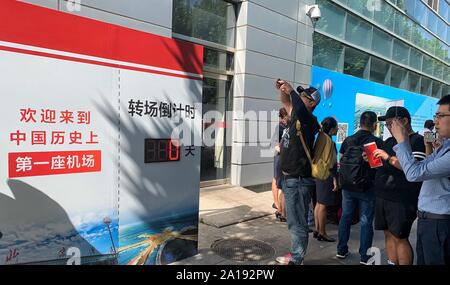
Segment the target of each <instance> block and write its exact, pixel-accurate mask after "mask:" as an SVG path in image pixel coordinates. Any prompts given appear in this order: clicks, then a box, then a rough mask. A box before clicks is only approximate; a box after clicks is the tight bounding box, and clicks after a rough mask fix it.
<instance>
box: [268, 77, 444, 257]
mask: <svg viewBox="0 0 450 285" xmlns="http://www.w3.org/2000/svg"><path fill="white" fill-rule="evenodd" d="M276 88H277V90H279V94H280V101H281V104H282V106H283V107H282V108H281V109H280V112H279V117H280V124H279V137H278V139H279V143H278V144H277V145H276V146H275V153H276V154H275V159H274V177H273V182H272V191H273V196H274V204H273V207H274V208H275V209H276V215H277V218H278V219H279V220H280V221H286V222H287V225H288V230H289V232H290V236H291V249H290V252H289V253H288V254H287V255H286V256H282V257H278V258H277V261H278V262H279V263H283V264H289V265H301V264H303V261H304V258H305V255H306V253H307V248H308V241H309V234H310V233H312V235H313V237H314V238H316V239H317V240H318V241H322V242H336V239H335V238H333V237H330V236H329V235H328V234H327V232H326V224H327V220H328V218H327V216H328V215H327V213H328V211H327V208H328V207H333V208H335V207H336V206H338V208H340V209H341V212H340V215H339V216H340V219H339V227H338V236H337V247H336V257H337V258H340V259H345V258H346V257H347V256H348V255H349V247H348V241H349V238H350V232H351V226H352V224H353V223H354V220H355V216H357V217H358V219H357V220H358V221H359V223H360V245H359V255H360V264H369V263H370V261H371V254H370V250H369V249H370V248H371V247H372V241H373V235H374V228H375V230H379V231H383V233H384V237H385V248H386V254H387V258H388V260H387V264H390V265H411V264H413V261H414V253H416V255H417V264H419V265H434V264H447V265H448V264H450V94H449V95H447V96H444V97H442V98H441V99H440V100H439V102H438V103H437V104H438V110H437V112H436V114H435V116H434V120H428V121H426V122H425V125H424V130H422V131H421V132H419V133H418V132H415V131H414V130H413V128H412V122H411V115H410V113H409V111H408V110H407V109H406V108H404V107H399V106H394V107H390V108H389V109H388V110H387V111H386V114H385V115H384V116H377V114H376V113H374V112H372V111H365V112H363V113H362V114H361V116H360V118H359V128H358V130H357V131H356V133H355V134H353V135H351V136H349V137H347V138H346V139H345V140H344V141H343V143H342V145H341V147H340V149H339V152H338V150H337V148H336V145H335V144H334V145H333V148H334V151H335V153H336V154H338V153H339V158H340V159H339V161H337V160H335V161H329V162H328V163H329V176H328V178H326V179H318V178H315V177H314V175H313V173H315V170H316V169H315V168H314V167H315V165H314V164H313V162H312V160H311V158H310V157H308V156H309V155H310V154H312V155H314V156H317V155H320V154H318V153H314V147H315V143H317V142H316V137H317V134H318V133H319V132H322V133H324V134H326V135H327V136H329V137H330V138H331V137H332V136H335V135H336V134H337V132H338V122H337V120H336V118H333V117H327V118H324V119H323V120H322V122H321V123H320V124H319V122H318V120H317V117H316V116H314V114H313V113H314V110H315V109H316V107H317V106H318V105H319V103H320V100H321V95H320V92H319V90H317V89H316V88H314V87H309V88H306V89H304V88H302V87H301V86H299V87H298V88H297V90H296V91H295V90H294V89H293V87H292V86H291V85H290V84H289V83H288V82H286V81H284V80H277V81H276ZM379 121H383V122H385V125H386V127H387V129H388V130H389V132H390V134H392V136H391V137H389V138H388V139H386V140H385V141H383V140H382V139H380V138H379V137H377V136H375V133H376V131H377V126H378V125H379V123H378V122H379ZM433 129H435V133H434V132H433ZM373 144H375V146H374V148H371V150H369V151H368V148H366V146H368V145H373ZM369 156H370V157H369ZM374 160H378V161H379V164H378V165H372V162H373V161H374ZM327 175H328V173H327ZM312 199H313V200H314V202H313V203H311V200H312ZM310 207H313V209H314V210H313V211H314V227H315V229H314V230H311V229H310V228H309V225H308V212H309V210H310ZM416 219H418V222H417V244H416V249H415V251H414V249H413V248H412V246H411V243H410V242H409V236H410V233H411V229H412V226H413V223H414V222H415V220H416Z"/></svg>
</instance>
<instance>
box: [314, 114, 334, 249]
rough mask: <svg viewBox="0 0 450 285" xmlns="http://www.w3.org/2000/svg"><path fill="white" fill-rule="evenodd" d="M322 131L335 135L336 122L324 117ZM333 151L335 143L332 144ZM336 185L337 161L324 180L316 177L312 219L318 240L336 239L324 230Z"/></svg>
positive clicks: (332, 204)
mask: <svg viewBox="0 0 450 285" xmlns="http://www.w3.org/2000/svg"><path fill="white" fill-rule="evenodd" d="M321 125H322V131H323V132H324V133H326V134H327V135H329V136H330V137H332V136H335V135H336V134H337V132H338V123H337V121H336V119H334V118H333V117H327V118H325V119H324V120H323V121H322V123H321ZM334 148H335V151H336V152H337V149H336V144H335V145H334ZM337 190H338V185H337V163H335V165H334V166H333V168H332V169H331V175H330V177H328V179H326V180H319V179H316V195H317V203H316V207H315V208H314V220H315V226H316V230H315V231H314V237H315V238H317V240H319V241H328V242H335V241H336V239H334V238H330V237H329V236H328V235H327V233H326V231H325V225H326V224H327V206H335V205H337V204H338V201H339V196H338V192H337Z"/></svg>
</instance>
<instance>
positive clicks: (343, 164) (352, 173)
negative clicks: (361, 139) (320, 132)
mask: <svg viewBox="0 0 450 285" xmlns="http://www.w3.org/2000/svg"><path fill="white" fill-rule="evenodd" d="M363 152H364V148H363V147H362V146H358V145H355V144H351V145H350V146H349V147H348V148H347V149H346V151H345V153H344V154H343V155H342V158H341V161H340V163H339V166H340V167H339V176H338V181H339V182H338V183H339V188H341V189H345V190H349V191H355V192H364V191H366V190H367V189H368V188H369V187H370V185H371V180H370V176H369V172H370V166H369V164H368V163H367V162H366V161H364V158H363V156H362V154H363Z"/></svg>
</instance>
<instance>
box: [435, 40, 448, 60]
mask: <svg viewBox="0 0 450 285" xmlns="http://www.w3.org/2000/svg"><path fill="white" fill-rule="evenodd" d="M445 52H446V49H445V44H444V43H443V42H441V41H437V42H436V49H435V54H436V56H437V57H439V58H440V59H442V60H445Z"/></svg>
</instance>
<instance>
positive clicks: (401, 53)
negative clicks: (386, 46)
mask: <svg viewBox="0 0 450 285" xmlns="http://www.w3.org/2000/svg"><path fill="white" fill-rule="evenodd" d="M392 59H393V60H395V61H397V62H399V63H403V64H408V60H409V46H408V45H406V44H404V43H403V42H401V41H399V40H397V39H394V48H393V50H392Z"/></svg>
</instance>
